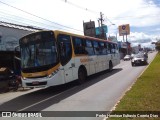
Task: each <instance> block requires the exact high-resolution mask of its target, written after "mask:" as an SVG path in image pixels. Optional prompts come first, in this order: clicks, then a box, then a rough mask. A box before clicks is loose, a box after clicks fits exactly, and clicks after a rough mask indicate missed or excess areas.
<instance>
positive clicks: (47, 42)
mask: <svg viewBox="0 0 160 120" xmlns="http://www.w3.org/2000/svg"><path fill="white" fill-rule="evenodd" d="M34 38H36V36H34ZM46 38H47V39H46ZM27 39H33V36H32V38H27ZM27 41H29V42H27V43H26V44H25V43H24V44H22V45H21V66H22V68H32V67H37V66H38V67H39V66H46V65H51V64H55V63H57V58H58V56H57V48H56V45H55V41H54V39H53V36H51V37H40V38H39V39H38V40H36V39H35V40H27Z"/></svg>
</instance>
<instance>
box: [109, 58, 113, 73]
mask: <svg viewBox="0 0 160 120" xmlns="http://www.w3.org/2000/svg"><path fill="white" fill-rule="evenodd" d="M112 70H113V64H112V62H111V61H110V62H109V72H111V71H112Z"/></svg>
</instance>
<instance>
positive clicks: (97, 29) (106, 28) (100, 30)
mask: <svg viewBox="0 0 160 120" xmlns="http://www.w3.org/2000/svg"><path fill="white" fill-rule="evenodd" d="M102 29H103V30H104V33H108V27H107V25H103V26H102V28H101V27H96V35H101V34H102Z"/></svg>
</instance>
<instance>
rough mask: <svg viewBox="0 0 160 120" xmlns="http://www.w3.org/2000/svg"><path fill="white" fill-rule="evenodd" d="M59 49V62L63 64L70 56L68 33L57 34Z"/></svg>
mask: <svg viewBox="0 0 160 120" xmlns="http://www.w3.org/2000/svg"><path fill="white" fill-rule="evenodd" d="M58 43H59V50H60V60H61V64H62V65H63V66H64V65H65V64H67V63H68V62H69V60H70V59H71V57H72V46H71V40H70V36H69V35H62V34H61V35H59V36H58Z"/></svg>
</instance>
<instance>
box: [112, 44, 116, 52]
mask: <svg viewBox="0 0 160 120" xmlns="http://www.w3.org/2000/svg"><path fill="white" fill-rule="evenodd" d="M112 53H116V49H115V44H112Z"/></svg>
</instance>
